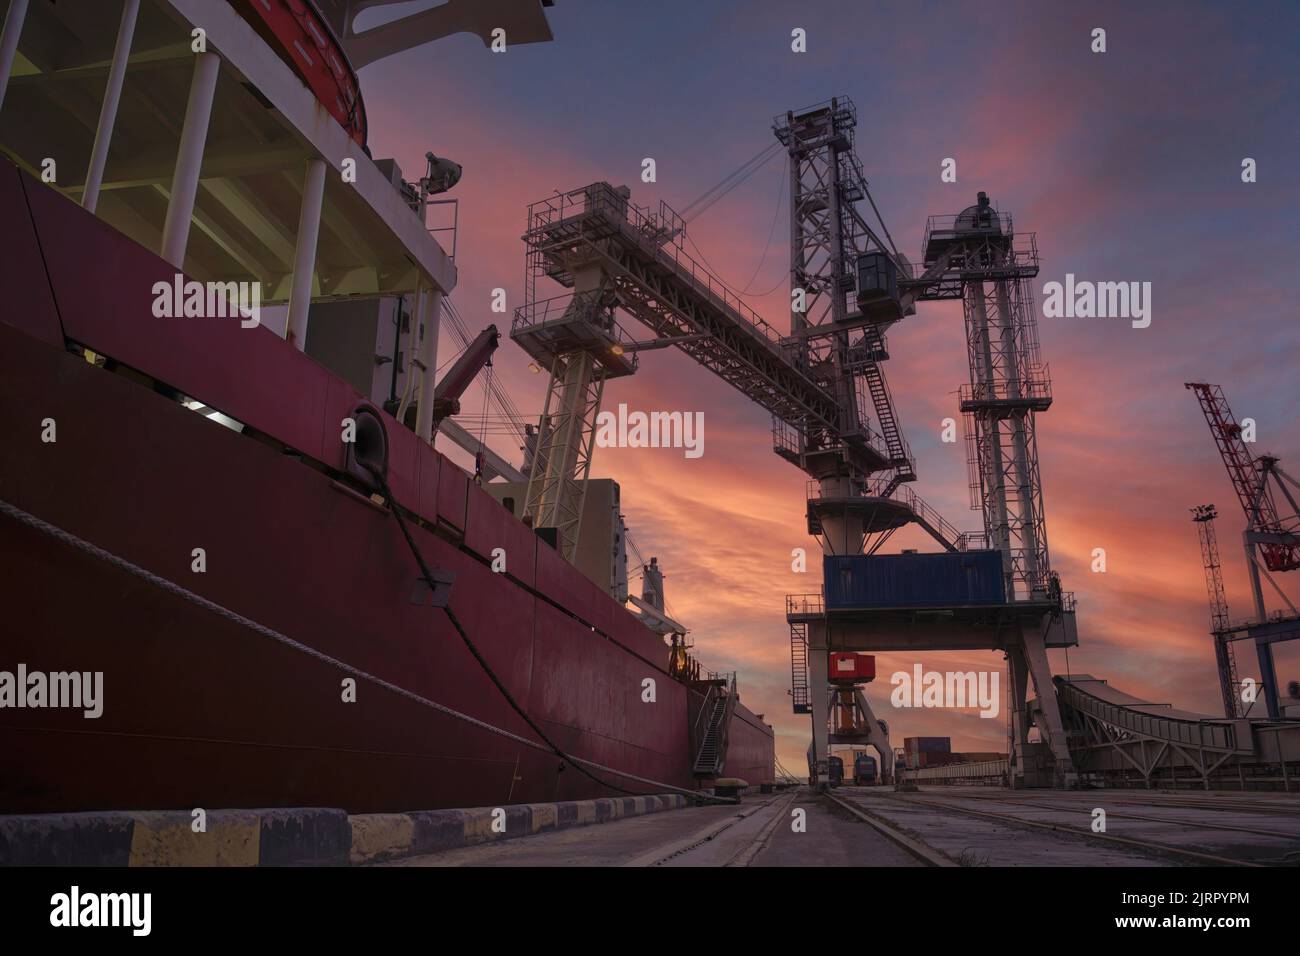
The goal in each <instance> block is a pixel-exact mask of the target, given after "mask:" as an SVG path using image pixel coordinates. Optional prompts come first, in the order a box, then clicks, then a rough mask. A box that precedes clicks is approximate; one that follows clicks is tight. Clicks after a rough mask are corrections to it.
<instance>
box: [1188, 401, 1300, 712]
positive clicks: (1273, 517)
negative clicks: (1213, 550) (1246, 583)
mask: <svg viewBox="0 0 1300 956" xmlns="http://www.w3.org/2000/svg"><path fill="white" fill-rule="evenodd" d="M1184 387H1186V388H1188V389H1190V390H1191V391H1193V392H1195V393H1196V398H1197V400H1198V401H1199V402H1200V405H1201V411H1202V413H1203V414H1204V415H1205V421H1206V423H1207V424H1208V425H1209V426H1210V434H1211V435H1212V436H1213V437H1214V443H1215V445H1216V446H1217V447H1218V449H1219V455H1220V456H1221V457H1222V458H1223V464H1224V467H1226V468H1227V470H1228V478H1229V479H1230V480H1231V481H1232V487H1233V490H1234V491H1236V493H1237V500H1238V501H1239V502H1240V503H1241V507H1242V511H1244V512H1245V515H1246V530H1245V532H1244V533H1243V535H1242V543H1243V545H1244V546H1245V550H1246V571H1247V573H1248V574H1249V575H1250V586H1251V594H1252V597H1253V598H1254V604H1255V617H1254V619H1253V620H1252V621H1249V622H1246V623H1243V624H1237V625H1233V626H1229V627H1227V628H1226V629H1225V630H1224V634H1225V638H1226V639H1227V640H1230V641H1236V640H1246V639H1252V640H1254V642H1255V652H1256V655H1257V656H1258V658H1259V670H1260V682H1261V684H1262V685H1263V689H1264V693H1265V700H1266V703H1267V705H1268V716H1269V717H1270V718H1271V719H1273V720H1280V719H1281V717H1282V712H1281V706H1280V703H1279V694H1278V681H1277V671H1276V668H1275V667H1274V664H1273V645H1274V644H1277V643H1280V642H1282V641H1292V640H1297V639H1300V611H1297V609H1296V606H1295V603H1294V602H1292V601H1291V599H1290V598H1288V597H1287V595H1286V592H1285V591H1284V590H1283V589H1282V587H1281V585H1280V584H1279V583H1278V582H1277V580H1276V579H1275V578H1274V577H1273V575H1274V573H1275V572H1276V573H1280V572H1283V571H1295V570H1297V569H1300V504H1298V503H1297V500H1296V491H1300V483H1297V482H1296V480H1295V479H1294V478H1292V477H1291V476H1290V475H1289V474H1287V473H1286V472H1285V471H1283V469H1282V466H1281V465H1280V464H1279V463H1278V459H1277V458H1274V457H1273V456H1271V455H1261V456H1259V457H1258V458H1256V457H1255V456H1254V455H1252V454H1251V452H1250V449H1249V448H1247V447H1246V441H1245V439H1244V438H1243V433H1242V427H1241V425H1240V424H1238V422H1237V420H1236V419H1235V418H1234V417H1233V414H1232V409H1230V408H1229V407H1228V400H1227V399H1226V398H1225V397H1224V395H1223V389H1222V388H1220V387H1219V386H1218V385H1211V384H1208V383H1205V382H1187V383H1185V386H1184ZM1293 489H1294V490H1293ZM1264 581H1268V583H1269V585H1270V586H1271V587H1272V588H1273V590H1275V591H1276V592H1277V594H1278V596H1279V597H1281V599H1282V601H1283V602H1284V603H1285V604H1286V605H1287V608H1288V611H1284V612H1280V613H1278V614H1273V615H1271V616H1270V615H1269V613H1268V609H1267V607H1266V605H1265V603H1264V588H1263V582H1264Z"/></svg>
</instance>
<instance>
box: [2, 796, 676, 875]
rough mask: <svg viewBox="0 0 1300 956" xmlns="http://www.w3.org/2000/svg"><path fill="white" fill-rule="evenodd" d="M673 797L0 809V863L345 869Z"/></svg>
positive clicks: (640, 810) (563, 825)
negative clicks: (410, 807)
mask: <svg viewBox="0 0 1300 956" xmlns="http://www.w3.org/2000/svg"><path fill="white" fill-rule="evenodd" d="M688 802H689V801H688V799H687V798H686V797H685V796H682V795H680V794H661V795H658V796H646V797H613V798H604V799H599V800H572V801H567V802H563V803H528V804H516V805H512V806H503V807H475V808H473V809H467V810H422V811H414V812H410V813H362V814H355V815H352V816H349V815H348V814H346V813H345V812H344V811H342V810H332V809H325V808H315V807H310V808H289V809H266V810H210V811H207V813H206V819H205V821H204V823H205V830H204V831H203V832H195V830H194V819H195V818H194V815H193V814H192V813H191V812H190V811H188V810H167V811H139V812H135V811H130V812H128V811H109V812H103V813H60V814H32V815H22V816H0V866H110V867H111V866H346V865H348V864H349V863H351V864H354V865H355V864H362V863H372V862H378V861H383V860H396V859H401V858H403V857H408V856H420V855H423V854H426V853H438V852H440V851H443V850H454V849H458V848H460V847H465V846H474V845H476V844H480V843H490V842H493V841H496V840H510V839H514V838H516V837H523V836H530V835H532V834H535V833H545V832H548V831H553V830H565V829H568V828H570V827H580V826H589V825H592V824H596V823H605V822H607V821H611V820H618V819H621V818H623V817H633V816H640V815H642V814H647V813H656V812H658V811H661V810H674V809H679V808H681V807H685V806H687V805H688Z"/></svg>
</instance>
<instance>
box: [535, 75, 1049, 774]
mask: <svg viewBox="0 0 1300 956" xmlns="http://www.w3.org/2000/svg"><path fill="white" fill-rule="evenodd" d="M856 124H857V114H856V109H855V108H854V106H853V103H852V101H851V100H849V99H848V98H844V97H839V98H835V99H832V100H829V101H826V102H824V103H821V104H818V105H816V106H813V107H810V108H807V109H804V110H800V111H797V112H795V111H791V112H787V113H785V114H783V115H781V116H778V117H776V119H775V121H774V123H773V133H774V135H775V136H776V138H777V140H778V142H779V143H780V144H781V146H782V147H784V148H785V150H786V151H787V153H788V155H789V158H790V217H791V240H792V241H791V263H790V282H791V310H790V333H789V334H788V335H783V334H781V333H780V332H778V331H777V330H776V329H775V328H774V327H773V326H772V325H770V324H769V323H768V322H767V321H766V320H764V319H763V318H761V317H760V316H758V315H757V314H756V313H755V312H754V311H753V310H752V309H751V308H750V307H749V306H748V305H746V304H745V302H744V301H743V300H742V299H741V297H740V296H739V295H737V294H736V293H735V292H734V291H732V290H731V289H730V288H729V287H728V286H727V285H726V284H725V283H723V282H722V281H721V280H720V279H719V278H718V277H717V276H716V275H714V274H713V272H712V270H711V269H709V268H708V267H707V266H706V265H705V264H704V263H703V262H702V261H700V260H699V259H697V258H696V257H695V256H693V255H692V254H691V253H690V252H688V250H687V239H686V223H685V221H684V220H683V218H682V217H681V216H680V215H678V213H677V212H676V211H675V210H674V209H672V208H671V207H670V206H668V205H667V204H666V203H664V202H660V203H659V205H658V207H657V208H649V207H641V206H638V205H636V204H635V203H633V202H632V201H631V193H630V191H629V190H628V189H627V188H626V187H618V188H616V187H614V186H612V185H610V184H609V183H603V182H601V183H593V184H591V185H588V186H586V187H583V188H580V189H575V190H572V191H570V192H567V193H558V192H557V193H556V194H555V195H553V196H550V197H547V198H546V199H543V200H540V201H538V202H536V203H533V204H531V205H530V206H529V209H528V223H527V228H526V231H525V233H524V235H523V240H524V243H525V245H526V247H527V254H526V255H527V266H526V271H525V280H526V281H525V301H524V304H523V306H521V307H520V308H519V309H518V310H516V312H515V317H514V322H513V324H512V327H511V333H510V334H511V338H512V339H514V341H515V342H517V343H518V344H519V345H520V346H521V347H522V348H523V349H524V350H525V351H526V352H528V353H529V355H531V356H532V357H533V359H534V361H535V362H536V363H537V365H538V366H539V367H541V368H544V369H550V372H551V374H550V380H549V385H548V390H547V397H546V403H545V410H544V412H543V415H542V418H541V421H540V423H539V428H538V435H537V442H536V447H535V453H534V456H533V461H532V467H531V469H530V471H529V485H528V491H527V496H526V500H527V503H526V506H525V512H526V514H528V515H529V516H531V517H532V520H533V523H534V526H536V527H553V528H555V529H556V538H557V542H558V545H559V548H560V550H561V552H562V553H563V554H565V556H566V557H569V556H571V555H572V554H574V553H575V552H576V548H577V541H578V539H579V536H580V534H581V521H582V510H583V495H584V492H585V486H586V482H587V477H588V475H589V473H590V468H591V456H592V450H593V446H594V431H595V424H596V416H597V414H598V412H599V409H600V403H601V398H602V394H603V389H604V385H605V382H606V381H608V380H610V379H613V378H618V377H622V376H626V375H631V374H634V373H635V372H636V370H637V359H638V353H639V352H641V351H644V350H646V349H649V348H661V347H667V346H672V347H676V348H678V349H679V350H680V351H682V352H684V353H685V354H686V355H688V356H689V357H691V358H692V359H693V360H694V361H696V362H697V363H698V364H700V365H702V366H703V367H705V368H706V369H708V370H710V371H711V372H713V373H714V374H716V375H718V376H719V377H721V378H722V379H723V380H724V381H726V382H728V383H729V384H731V385H732V386H733V387H734V388H736V389H737V390H739V391H740V392H741V393H742V394H744V395H746V396H747V397H749V398H750V399H751V400H752V401H754V402H756V403H757V404H758V405H760V406H761V407H763V408H765V409H766V410H767V411H768V412H769V413H771V415H772V421H773V428H772V436H773V450H774V451H775V452H776V453H777V454H778V455H780V456H781V457H782V458H784V459H785V460H787V461H789V462H791V463H793V464H795V465H797V466H798V467H800V468H801V469H802V470H803V471H804V472H805V474H807V475H808V477H809V479H810V480H809V483H808V503H807V519H808V530H809V533H810V534H813V535H814V536H816V537H817V538H818V539H819V541H820V543H821V546H822V549H823V551H824V553H825V554H827V555H856V554H862V553H863V552H864V551H866V552H867V553H872V552H873V551H874V550H875V549H876V548H878V547H879V546H880V544H881V543H882V542H883V540H884V539H886V538H887V537H888V536H889V535H891V534H892V533H893V532H894V531H895V530H897V529H898V528H900V527H902V526H904V525H907V524H916V525H918V526H919V527H921V528H922V529H923V530H924V531H926V532H927V533H928V534H930V535H931V536H932V537H933V538H934V539H935V540H936V541H937V542H938V544H939V546H940V547H941V548H942V549H944V550H945V551H950V552H956V551H963V550H967V549H970V548H981V547H987V546H988V545H989V544H990V543H992V545H993V546H994V547H996V548H998V549H1000V550H1001V551H1002V552H1003V555H1004V567H1005V573H1006V576H1007V579H1008V589H1007V593H1008V594H1009V595H1010V600H1012V601H1015V602H1020V606H1019V607H1018V608H1017V609H1015V610H1014V611H1012V612H1010V614H1009V616H1004V618H1000V619H999V621H1000V623H999V624H998V625H997V626H995V627H993V628H989V629H986V630H985V632H984V633H986V634H988V635H991V636H980V637H978V638H977V641H978V646H983V647H988V648H990V649H998V650H1006V651H1007V652H1008V654H1009V655H1010V658H1011V659H1012V666H1013V684H1014V685H1015V686H1016V688H1017V689H1018V691H1019V693H1018V695H1017V702H1018V711H1019V712H1021V713H1025V712H1026V709H1025V707H1024V706H1019V705H1023V704H1024V703H1025V701H1024V689H1025V687H1026V685H1027V682H1028V680H1029V679H1030V678H1031V677H1032V680H1033V683H1034V686H1035V688H1036V689H1037V690H1038V694H1039V703H1040V710H1041V712H1042V713H1043V714H1044V718H1045V720H1046V724H1047V728H1046V731H1045V736H1046V737H1047V738H1048V739H1049V740H1050V745H1051V749H1052V752H1053V754H1054V757H1055V763H1056V766H1057V767H1058V768H1060V769H1061V772H1062V773H1064V774H1067V775H1068V774H1069V772H1070V757H1069V753H1068V750H1067V749H1066V746H1065V741H1064V731H1063V729H1062V725H1061V721H1060V715H1059V711H1058V710H1057V709H1056V707H1055V690H1054V687H1053V685H1052V682H1051V673H1050V667H1049V665H1048V661H1047V657H1046V647H1049V646H1065V645H1066V644H1068V643H1071V642H1072V641H1073V640H1075V638H1074V637H1073V634H1074V629H1073V608H1072V606H1067V605H1066V601H1067V599H1068V598H1067V596H1064V595H1062V593H1061V592H1060V590H1059V583H1058V582H1057V581H1056V578H1055V576H1054V575H1053V574H1052V573H1051V571H1050V566H1049V564H1048V561H1047V545H1046V533H1045V524H1044V521H1043V517H1042V514H1043V512H1042V496H1041V487H1040V481H1039V477H1038V464H1037V451H1036V446H1035V444H1034V437H1033V436H1034V432H1033V423H1034V414H1035V412H1038V411H1042V410H1045V409H1046V408H1047V406H1048V405H1049V404H1050V392H1049V390H1048V387H1047V382H1046V370H1045V368H1044V367H1043V366H1041V365H1040V364H1039V362H1038V360H1037V340H1036V332H1035V328H1034V324H1033V321H1032V314H1031V311H1030V307H1031V303H1032V299H1031V297H1030V295H1029V291H1028V286H1027V281H1028V278H1029V277H1031V276H1033V275H1036V274H1037V254H1036V249H1035V248H1034V246H1033V236H1032V234H1022V235H1021V236H1016V235H1015V234H1014V232H1013V231H1012V230H1011V228H1010V226H1011V223H1010V218H1009V217H999V215H998V213H996V212H995V211H993V210H992V208H991V206H990V204H989V203H988V202H987V200H986V199H985V197H983V195H982V194H981V197H980V201H979V203H978V204H977V206H973V207H971V208H970V209H969V210H967V211H966V212H964V213H962V214H961V215H959V216H956V217H947V218H946V219H945V220H942V221H941V220H931V223H930V225H929V227H928V228H927V232H926V246H925V264H924V267H923V268H922V269H916V268H914V267H913V266H912V264H911V263H910V262H909V261H908V260H907V258H906V257H905V256H903V255H902V254H901V253H900V252H899V251H898V250H897V248H896V246H895V244H894V242H893V239H892V237H891V236H890V235H889V231H888V229H887V227H886V226H885V225H884V223H883V220H881V219H880V216H879V213H878V210H877V209H876V206H875V203H874V201H873V200H872V199H871V196H870V193H869V192H868V189H867V183H866V179H865V176H864V175H863V171H862V165H861V161H860V160H859V159H858V157H857V154H856V152H855V150H854V131H855V127H856ZM864 202H865V203H866V204H867V205H868V206H869V207H870V209H871V211H872V212H873V213H874V214H875V216H874V219H869V218H868V216H867V214H866V213H865V212H864V211H863V207H862V204H863V203H864ZM544 278H549V279H551V280H553V281H554V282H556V283H557V284H558V285H559V286H560V287H562V289H563V290H564V291H563V292H561V293H560V294H559V295H554V296H549V297H548V296H544V295H542V294H541V293H540V290H539V280H541V279H544ZM946 298H960V299H962V301H963V303H964V305H965V314H966V323H967V340H968V347H969V348H968V350H969V353H970V359H971V376H972V379H971V385H970V386H969V387H968V388H967V389H965V390H963V396H962V410H963V412H965V413H966V415H967V417H968V423H969V424H970V427H971V429H972V433H971V437H970V444H971V445H972V446H973V447H974V448H975V449H976V455H977V458H978V461H977V465H976V467H977V469H978V477H977V484H978V487H979V488H980V496H981V508H982V510H983V513H984V519H985V530H984V532H983V533H978V534H963V533H961V532H958V531H957V530H956V529H955V528H954V527H953V526H952V525H951V524H949V523H948V522H947V521H945V520H943V519H942V518H941V517H940V516H939V515H938V514H937V512H935V511H934V509H932V508H930V507H929V506H928V505H926V504H925V502H923V501H922V500H921V499H920V498H919V497H918V496H916V495H915V494H914V493H913V492H911V490H910V488H907V487H905V486H906V485H907V484H908V483H910V482H912V481H914V480H915V478H916V471H915V466H914V461H913V458H912V454H911V451H910V449H909V448H908V446H907V443H906V440H905V438H904V436H903V432H902V427H901V424H900V423H899V419H898V415H897V412H896V409H895V406H894V402H893V399H892V397H891V395H890V392H889V388H888V385H887V383H886V380H885V375H884V371H883V368H882V363H883V362H884V361H886V360H887V359H888V356H889V352H888V347H887V342H886V339H885V334H884V333H885V331H886V330H887V329H888V328H889V326H890V325H892V324H893V323H894V322H897V321H898V320H900V319H902V318H903V317H905V316H908V315H912V314H914V313H915V304H916V303H917V302H920V301H924V300H936V299H946ZM620 315H622V316H625V317H629V318H630V319H631V320H632V321H634V322H636V323H638V324H639V325H640V326H641V327H643V328H645V329H647V330H649V332H650V333H651V336H652V337H651V338H650V339H649V340H647V341H637V340H636V339H634V338H633V336H632V335H631V334H629V332H628V331H627V330H626V329H625V328H624V327H623V325H622V324H621V323H620V322H619V321H618V317H619V316H620ZM873 422H874V426H873ZM787 620H788V621H789V623H790V625H791V648H792V653H794V654H796V655H798V654H799V653H800V652H802V654H803V660H804V661H805V666H806V669H807V672H806V675H805V676H806V680H805V681H804V682H803V685H804V687H806V691H804V693H806V699H804V700H800V699H799V698H800V696H801V694H800V692H801V691H803V690H804V688H803V687H801V686H800V682H799V680H798V675H797V674H796V681H795V692H796V699H795V705H796V710H797V711H802V710H803V709H804V708H807V709H806V711H804V712H808V713H811V714H813V730H814V746H813V766H814V774H816V773H818V772H820V773H823V774H824V772H825V770H824V766H823V765H824V764H825V760H826V754H827V743H828V741H827V735H828V731H829V728H828V724H827V721H825V720H822V719H821V718H822V716H823V714H822V707H823V704H824V705H825V706H826V707H829V706H830V705H831V686H830V684H829V683H828V679H827V674H826V666H827V653H828V652H829V650H830V644H829V643H828V642H827V639H828V629H827V626H826V618H825V614H824V612H822V611H821V610H819V609H812V608H808V607H803V608H795V609H794V610H793V611H792V612H790V613H788V614H787ZM957 630H960V631H961V632H962V634H961V636H960V637H944V638H938V637H936V641H937V643H928V644H925V645H924V646H925V647H926V648H928V649H940V648H941V647H945V646H949V645H948V644H946V643H944V642H945V641H950V640H957V642H958V644H957V646H962V647H967V646H972V645H970V644H969V641H970V640H972V638H971V635H970V631H971V627H970V625H969V623H964V624H961V625H954V628H953V631H954V634H955V633H956V631H957ZM836 640H837V644H836V648H837V649H840V650H873V649H877V648H876V647H875V646H874V645H873V643H872V640H871V639H869V638H868V637H866V636H865V635H863V634H859V635H858V636H856V637H854V636H853V635H852V634H851V633H850V632H848V631H845V630H843V629H840V630H839V631H838V632H837V638H836ZM854 641H857V644H854V643H853V642H854ZM858 645H863V646H858ZM880 649H884V648H880ZM868 710H869V708H868ZM862 716H863V719H864V720H865V721H866V722H867V723H868V726H870V724H871V722H872V721H874V717H872V716H871V715H870V714H869V713H864V714H863V715H862ZM1021 729H1022V735H1021V736H1022V740H1025V741H1027V726H1026V725H1023V722H1022V727H1021ZM881 757H882V760H887V759H888V754H887V753H882V754H881Z"/></svg>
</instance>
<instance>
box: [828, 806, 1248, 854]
mask: <svg viewBox="0 0 1300 956" xmlns="http://www.w3.org/2000/svg"><path fill="white" fill-rule="evenodd" d="M882 796H884V797H885V798H886V799H888V800H890V801H893V802H896V803H898V804H900V805H911V806H922V807H927V808H929V809H931V810H938V811H940V812H946V813H956V814H961V815H964V816H972V817H979V818H982V819H985V820H991V821H995V822H998V823H1003V824H1006V825H1007V826H1012V827H1020V828H1024V829H1033V830H1043V831H1051V832H1055V833H1059V834H1063V835H1069V836H1073V837H1079V838H1082V839H1083V840H1084V841H1090V842H1094V843H1105V844H1110V845H1112V846H1120V847H1127V848H1129V849H1132V850H1137V851H1138V852H1141V853H1145V854H1147V855H1154V856H1159V857H1164V858H1167V859H1176V860H1181V861H1184V862H1188V863H1196V864H1199V865H1202V866H1246V867H1257V866H1264V865H1266V864H1263V863H1256V862H1254V861H1252V860H1242V859H1239V858H1235V857H1227V856H1220V855H1218V854H1214V853H1203V852H1201V851H1199V850H1188V849H1185V848H1183V847H1178V846H1172V845H1170V844H1167V843H1158V842H1155V841H1153V840H1141V839H1137V838H1134V837H1122V836H1116V835H1114V834H1110V833H1096V832H1094V831H1093V830H1092V828H1091V827H1086V826H1074V825H1071V824H1063V823H1048V822H1046V821H1041V820H1026V819H1024V818H1023V817H1019V816H1015V815H1013V814H1010V813H997V812H995V811H993V810H989V809H986V808H979V809H977V808H975V807H963V806H958V805H956V804H953V803H951V802H949V801H945V800H943V799H942V798H940V799H934V798H929V799H927V798H925V797H918V796H916V795H913V794H907V795H902V794H893V793H885V794H882ZM836 799H838V798H836ZM1026 805H1028V806H1035V804H1026ZM1161 822H1168V823H1177V822H1178V821H1174V820H1168V821H1161Z"/></svg>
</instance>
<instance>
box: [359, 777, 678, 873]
mask: <svg viewBox="0 0 1300 956" xmlns="http://www.w3.org/2000/svg"><path fill="white" fill-rule="evenodd" d="M688 802H690V801H688V799H687V798H686V797H684V796H682V795H680V794H660V795H658V796H646V797H614V798H602V799H600V800H571V801H567V802H564V803H524V804H516V805H514V806H508V807H475V808H474V809H471V810H427V811H421V812H416V813H365V814H358V815H355V816H353V817H351V822H352V853H351V862H352V863H354V864H358V863H375V862H379V861H381V860H397V859H401V858H403V857H409V856H422V855H423V854H426V853H438V852H441V851H443V850H455V849H459V848H460V847H466V846H474V845H475V844H479V843H490V842H492V841H495V840H510V839H514V838H516V837H523V836H531V835H533V834H534V833H545V832H547V831H550V830H566V829H569V828H570V827H582V826H588V825H590V824H593V823H606V822H608V821H610V820H619V819H622V818H624V817H636V816H641V815H643V814H647V813H657V812H659V811H661V810H676V809H680V808H682V807H685V806H686V805H687V804H688Z"/></svg>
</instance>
